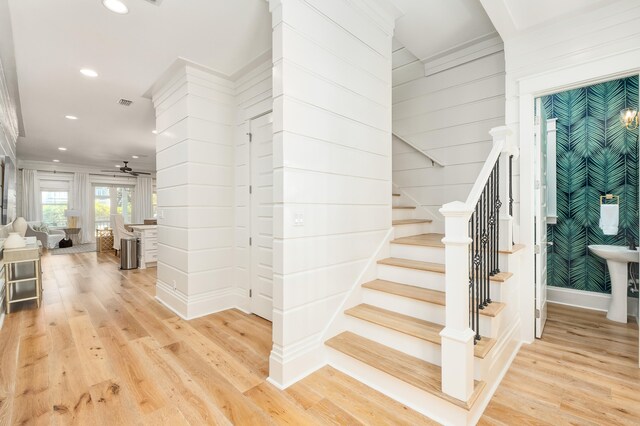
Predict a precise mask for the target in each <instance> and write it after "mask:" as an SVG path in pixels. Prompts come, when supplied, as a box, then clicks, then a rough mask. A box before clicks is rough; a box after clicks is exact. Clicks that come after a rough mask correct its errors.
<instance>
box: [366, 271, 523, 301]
mask: <svg viewBox="0 0 640 426" xmlns="http://www.w3.org/2000/svg"><path fill="white" fill-rule="evenodd" d="M378 278H379V279H381V280H387V281H393V282H396V283H400V284H407V285H413V286H416V287H421V288H428V289H431V290H437V291H445V275H444V274H441V273H439V272H430V271H421V270H418V269H411V268H401V267H398V266H391V265H383V264H378ZM490 284H491V300H495V301H496V302H504V301H505V299H504V296H503V295H504V292H505V291H507V288H508V287H505V286H509V285H510V284H509V280H507V281H506V282H504V283H499V282H495V281H490Z"/></svg>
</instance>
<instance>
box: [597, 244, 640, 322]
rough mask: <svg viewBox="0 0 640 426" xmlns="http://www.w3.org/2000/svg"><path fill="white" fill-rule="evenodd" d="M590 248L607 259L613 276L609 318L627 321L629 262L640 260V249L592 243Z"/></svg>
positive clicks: (610, 273) (610, 274)
mask: <svg viewBox="0 0 640 426" xmlns="http://www.w3.org/2000/svg"><path fill="white" fill-rule="evenodd" d="M589 250H591V252H592V253H593V254H595V255H596V256H599V257H601V258H603V259H604V260H606V261H607V268H609V276H610V277H611V303H610V304H609V311H608V312H607V318H608V319H610V320H611V321H617V322H624V323H626V322H627V285H628V283H627V264H628V263H629V262H636V263H637V262H640V251H638V250H629V249H628V248H627V247H622V246H607V245H590V246H589Z"/></svg>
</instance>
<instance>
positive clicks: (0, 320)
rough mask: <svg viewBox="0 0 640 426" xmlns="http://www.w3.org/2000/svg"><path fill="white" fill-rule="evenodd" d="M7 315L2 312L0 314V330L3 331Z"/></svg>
mask: <svg viewBox="0 0 640 426" xmlns="http://www.w3.org/2000/svg"><path fill="white" fill-rule="evenodd" d="M5 316H6V315H5V313H4V312H2V313H0V330H2V326H3V325H4V317H5Z"/></svg>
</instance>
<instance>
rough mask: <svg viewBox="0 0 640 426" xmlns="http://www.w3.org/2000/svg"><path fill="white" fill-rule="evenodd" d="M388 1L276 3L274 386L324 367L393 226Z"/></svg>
mask: <svg viewBox="0 0 640 426" xmlns="http://www.w3.org/2000/svg"><path fill="white" fill-rule="evenodd" d="M381 4H383V2H377V1H375V2H374V1H345V0H270V2H269V6H270V10H271V13H272V17H273V133H274V135H273V149H274V155H273V168H274V172H273V195H274V217H273V224H274V225H273V230H274V233H273V278H274V279H273V284H274V289H273V349H272V351H271V357H270V363H269V380H270V381H271V382H272V383H274V384H275V385H276V386H279V387H286V386H288V385H290V384H291V383H294V382H295V381H296V380H299V379H300V378H301V377H304V375H306V374H309V373H311V372H313V371H314V370H315V369H317V368H319V367H321V366H322V365H324V364H325V363H326V358H325V349H324V341H323V340H322V336H323V335H324V333H325V330H326V328H327V327H328V326H329V324H331V322H332V321H333V319H334V318H335V316H336V315H337V314H338V311H339V309H340V306H341V304H342V301H343V300H344V297H345V294H347V293H348V292H349V291H350V290H351V289H352V288H354V287H355V286H356V285H357V284H358V279H359V277H360V275H361V273H362V271H363V270H364V268H365V265H366V264H367V262H368V261H369V259H370V258H371V257H372V256H373V255H374V253H375V251H376V247H377V246H378V245H379V244H380V243H381V242H382V241H383V240H384V239H385V236H386V235H387V233H388V231H389V227H390V225H391V201H390V197H389V194H390V193H391V178H392V176H391V170H392V166H391V107H392V101H391V99H392V98H391V87H392V76H391V69H392V50H391V45H392V37H393V28H394V22H395V16H394V15H393V13H390V11H388V10H385V9H383V8H381V7H380V6H381ZM354 58H357V59H354ZM353 218H362V219H361V220H360V219H359V220H354V219H353Z"/></svg>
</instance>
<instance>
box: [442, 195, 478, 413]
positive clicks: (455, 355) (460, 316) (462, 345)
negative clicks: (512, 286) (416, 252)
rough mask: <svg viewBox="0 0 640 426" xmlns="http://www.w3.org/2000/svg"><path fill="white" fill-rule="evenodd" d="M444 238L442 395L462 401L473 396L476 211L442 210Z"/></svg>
mask: <svg viewBox="0 0 640 426" xmlns="http://www.w3.org/2000/svg"><path fill="white" fill-rule="evenodd" d="M440 213H441V214H442V216H444V224H445V238H443V239H442V242H443V243H444V245H445V268H446V271H447V273H446V275H445V289H446V290H445V291H446V313H445V318H446V320H445V321H446V322H445V324H446V326H445V328H444V329H443V330H442V331H441V332H440V336H441V337H442V391H443V392H444V393H446V394H447V395H450V396H452V397H454V398H456V399H459V400H460V401H467V400H468V399H469V397H470V396H471V394H472V393H473V336H474V333H473V330H471V328H469V244H471V238H469V218H470V217H471V214H472V213H473V210H472V209H471V208H470V207H469V206H467V205H466V204H465V203H463V202H460V201H455V202H453V203H448V204H445V205H444V206H442V208H441V209H440Z"/></svg>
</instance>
